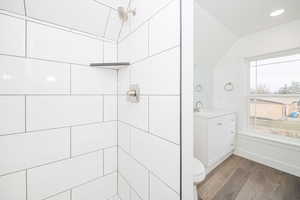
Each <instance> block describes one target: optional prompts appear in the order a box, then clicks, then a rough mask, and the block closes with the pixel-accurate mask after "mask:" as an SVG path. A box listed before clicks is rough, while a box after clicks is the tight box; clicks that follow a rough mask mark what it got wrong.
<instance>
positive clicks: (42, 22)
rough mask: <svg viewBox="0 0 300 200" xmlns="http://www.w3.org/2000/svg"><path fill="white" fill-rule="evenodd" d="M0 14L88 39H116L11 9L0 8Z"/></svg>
mask: <svg viewBox="0 0 300 200" xmlns="http://www.w3.org/2000/svg"><path fill="white" fill-rule="evenodd" d="M1 11H2V12H1ZM0 15H6V16H9V17H12V18H16V19H19V20H24V21H25V20H27V21H28V22H30V23H35V24H40V25H43V26H47V27H49V28H54V29H58V30H62V31H66V32H70V33H73V34H77V35H80V36H83V37H86V38H90V39H95V40H100V41H106V42H111V43H115V42H116V41H113V40H110V39H107V38H104V37H99V36H98V35H96V34H93V33H89V32H86V31H82V30H78V29H76V28H73V27H67V26H64V25H60V24H56V23H54V22H50V21H46V20H42V19H38V18H34V17H29V16H24V15H21V14H18V13H14V12H11V11H9V10H5V9H0Z"/></svg>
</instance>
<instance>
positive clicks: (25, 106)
mask: <svg viewBox="0 0 300 200" xmlns="http://www.w3.org/2000/svg"><path fill="white" fill-rule="evenodd" d="M24 97H25V98H24V100H25V103H24V111H25V112H24V113H25V116H24V119H25V122H24V129H25V130H24V131H25V133H26V132H27V96H26V95H25V96H24Z"/></svg>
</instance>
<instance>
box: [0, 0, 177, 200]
mask: <svg viewBox="0 0 300 200" xmlns="http://www.w3.org/2000/svg"><path fill="white" fill-rule="evenodd" d="M24 2H25V5H24ZM179 2H180V0H154V1H148V0H143V1H140V0H131V7H132V8H136V9H137V15H136V16H135V17H130V18H129V21H128V23H125V24H123V25H122V23H121V22H120V19H119V18H118V16H117V12H116V9H117V7H118V6H124V7H127V6H128V5H129V3H130V2H129V0H113V1H107V0H78V1H76V2H75V3H74V2H73V1H72V0H46V1H43V2H41V1H39V0H30V1H29V0H26V1H23V0H11V1H9V0H4V1H1V2H0V27H1V32H0V65H1V69H0V95H1V96H0V110H1V112H0V157H1V161H0V199H5V200H16V199H18V200H44V199H49V200H71V199H72V200H81V199H103V200H108V199H110V200H112V199H118V195H119V196H120V197H121V198H122V200H160V199H161V200H163V199H175V200H176V199H179V185H180V178H179V176H180V130H179V128H180V112H179V109H180V46H179V45H180V23H179V22H180V21H179V20H180V19H179V13H180V11H179V10H180V9H179ZM57 5H59V6H57ZM24 8H25V9H26V12H25V10H24ZM53 10H55V12H53ZM66 10H67V11H68V12H66ZM82 10H86V13H88V15H82ZM24 15H26V16H24ZM3 27H4V28H3ZM122 27H123V29H124V31H122ZM120 33H121V36H122V38H121V39H120ZM105 38H107V39H109V40H105ZM114 41H115V42H114ZM115 61H125V62H131V63H132V65H131V66H129V67H128V68H125V69H121V70H119V71H115V70H109V69H99V68H90V67H89V64H90V63H92V62H115ZM130 84H138V85H139V86H140V88H141V94H142V96H141V99H140V102H139V103H138V104H132V103H128V102H127V101H126V96H125V94H126V92H127V90H128V88H129V85H130ZM165 163H168V165H165Z"/></svg>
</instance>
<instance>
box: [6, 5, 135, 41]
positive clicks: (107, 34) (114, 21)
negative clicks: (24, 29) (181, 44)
mask: <svg viewBox="0 0 300 200" xmlns="http://www.w3.org/2000/svg"><path fill="white" fill-rule="evenodd" d="M128 4H129V0H25V5H24V0H6V1H0V9H2V10H6V11H10V12H14V13H16V14H20V15H26V16H28V17H30V18H33V19H37V20H41V21H45V22H49V23H53V24H56V25H60V26H64V27H67V28H71V29H74V30H78V31H82V32H86V33H89V34H92V35H95V36H98V37H104V38H107V39H110V40H117V39H118V36H119V33H120V30H121V26H122V22H121V20H120V19H119V18H118V13H117V7H119V6H124V7H127V6H128Z"/></svg>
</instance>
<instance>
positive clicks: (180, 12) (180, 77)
mask: <svg viewBox="0 0 300 200" xmlns="http://www.w3.org/2000/svg"><path fill="white" fill-rule="evenodd" d="M179 4H180V6H179V9H180V11H179V15H180V19H179V21H180V22H179V23H180V39H179V42H180V45H179V46H180V47H179V48H180V50H179V51H180V67H179V71H180V73H179V82H180V84H179V85H180V86H179V87H180V90H179V92H180V97H179V99H180V105H179V107H180V119H179V126H180V128H179V144H180V145H179V148H180V151H179V152H180V156H179V168H180V170H179V173H180V175H179V198H180V200H183V193H182V191H183V188H182V187H183V186H182V180H183V177H182V176H183V174H182V156H183V152H182V63H183V62H182V28H183V25H182V0H179Z"/></svg>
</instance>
